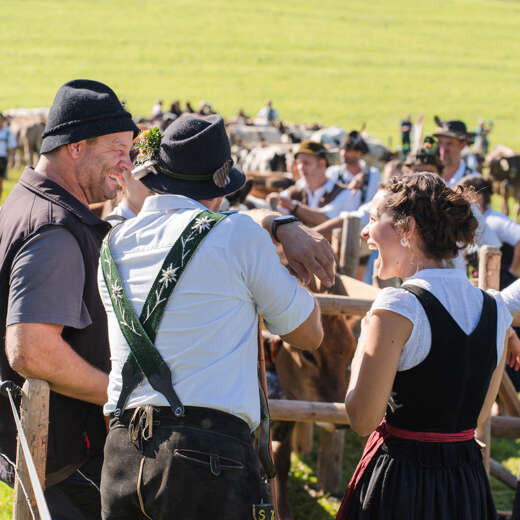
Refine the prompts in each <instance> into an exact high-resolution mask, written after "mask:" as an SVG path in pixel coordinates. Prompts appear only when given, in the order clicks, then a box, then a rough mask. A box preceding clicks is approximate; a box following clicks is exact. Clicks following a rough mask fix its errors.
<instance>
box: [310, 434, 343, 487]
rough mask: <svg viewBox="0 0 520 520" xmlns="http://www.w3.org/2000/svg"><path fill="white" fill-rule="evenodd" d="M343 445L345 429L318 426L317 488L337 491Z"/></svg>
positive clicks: (339, 480) (339, 482)
mask: <svg viewBox="0 0 520 520" xmlns="http://www.w3.org/2000/svg"><path fill="white" fill-rule="evenodd" d="M344 445H345V430H333V431H328V430H326V429H325V428H320V443H319V451H318V466H317V468H316V476H317V478H318V488H319V489H322V490H324V491H331V492H335V491H339V487H340V484H341V472H342V470H343V447H344Z"/></svg>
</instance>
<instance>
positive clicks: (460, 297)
mask: <svg viewBox="0 0 520 520" xmlns="http://www.w3.org/2000/svg"><path fill="white" fill-rule="evenodd" d="M403 285H414V286H417V287H421V288H423V289H426V290H427V291H429V292H430V293H432V294H433V295H434V296H435V297H436V298H437V299H438V300H439V301H440V302H441V303H442V305H443V306H444V308H445V309H446V310H447V311H448V312H449V313H450V315H451V316H452V317H453V319H454V320H455V321H456V322H457V324H458V325H459V327H460V328H461V329H462V330H463V331H464V333H465V334H471V332H473V330H474V329H475V327H476V326H477V324H478V322H479V321H480V315H481V312H482V304H483V296H482V293H481V291H480V289H478V288H477V287H474V286H473V285H472V284H471V283H470V281H469V280H468V279H467V278H466V275H465V273H464V271H462V270H460V269H423V270H421V271H419V272H418V273H417V274H415V275H414V276H412V277H410V278H407V279H406V280H405V281H404V282H403ZM489 292H490V293H491V294H492V296H494V298H495V301H496V304H497V363H498V361H499V360H500V358H501V357H502V353H503V351H504V342H505V338H506V331H507V329H508V328H509V326H510V325H511V321H512V318H511V314H510V313H509V311H508V310H507V307H506V305H505V304H504V302H503V300H502V298H501V296H500V293H498V292H496V291H489ZM376 309H386V310H389V311H393V312H395V313H397V314H400V315H401V316H404V317H405V318H407V319H409V320H410V321H411V322H412V325H413V329H412V332H411V334H410V337H409V338H408V341H407V342H406V343H405V345H404V347H403V350H402V352H401V359H400V361H399V367H398V371H399V372H401V371H403V370H409V369H410V368H413V367H415V366H417V365H419V364H420V363H422V362H423V361H424V360H425V359H426V357H427V356H428V353H429V352H430V348H431V342H432V335H431V328H430V323H429V321H428V317H427V316H426V312H425V311H424V308H423V306H422V305H421V303H420V302H419V300H418V299H417V297H416V296H414V295H413V294H411V293H409V292H408V291H406V290H404V289H401V288H394V287H387V288H385V289H383V290H381V291H380V292H379V294H378V295H377V298H376V300H375V301H374V303H373V304H372V307H371V309H370V311H369V312H372V311H374V310H376Z"/></svg>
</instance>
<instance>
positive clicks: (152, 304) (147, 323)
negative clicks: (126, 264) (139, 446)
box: [100, 210, 227, 417]
mask: <svg viewBox="0 0 520 520" xmlns="http://www.w3.org/2000/svg"><path fill="white" fill-rule="evenodd" d="M226 216H227V215H223V214H220V213H214V212H212V211H206V210H205V211H202V212H200V213H199V214H198V215H196V216H195V217H194V218H193V219H192V221H191V222H190V223H189V224H188V226H187V227H186V229H185V230H184V231H183V232H182V234H181V236H180V237H179V239H178V240H177V241H176V242H175V244H174V245H173V247H172V248H171V249H170V251H169V253H168V255H167V256H166V259H165V260H164V262H163V264H162V266H161V269H160V271H159V274H158V275H157V277H156V279H155V281H154V282H153V284H152V288H151V289H150V292H149V293H148V296H147V298H146V301H145V303H144V306H143V310H142V312H141V315H140V316H139V317H138V316H137V314H136V312H135V310H134V308H133V306H132V304H131V302H130V301H129V300H128V297H127V295H126V293H125V291H124V289H123V283H122V280H121V276H120V274H119V271H118V269H117V265H116V263H115V261H114V258H113V256H112V253H111V251H110V235H111V233H109V234H108V235H107V237H105V240H104V241H103V245H102V247H101V257H100V261H101V268H102V270H103V277H104V279H105V284H106V286H107V290H108V293H109V294H110V299H111V301H112V307H113V308H114V313H115V315H116V317H117V321H118V323H119V327H120V328H121V332H122V333H123V336H124V337H125V339H126V341H127V343H128V345H129V347H130V350H131V353H130V355H129V356H128V359H127V360H126V362H125V364H124V366H123V371H122V379H123V387H122V390H121V394H120V396H119V399H118V402H117V405H116V410H115V412H114V415H115V416H116V417H118V416H119V415H121V413H122V412H123V411H124V408H125V405H126V401H127V400H128V397H129V396H130V394H131V393H132V392H133V390H134V389H135V388H136V387H137V385H138V384H139V383H140V382H141V381H142V380H143V374H144V375H145V376H146V378H147V379H148V381H149V383H150V385H151V386H152V388H153V389H154V390H156V391H157V392H160V393H161V394H163V395H164V396H165V397H166V399H167V400H168V403H169V404H170V406H171V407H172V410H173V413H174V414H175V415H176V416H181V415H183V414H184V406H183V405H182V403H181V401H180V399H179V398H178V396H177V394H176V392H175V390H174V388H173V384H172V376H171V372H170V369H169V367H168V365H167V364H166V363H165V362H164V360H163V359H162V357H161V355H160V354H159V352H158V350H157V349H156V348H155V337H156V335H157V331H158V329H159V325H160V323H161V319H162V316H163V313H164V310H165V308H166V304H167V302H168V299H169V298H170V296H171V294H172V292H173V290H174V289H175V286H176V285H177V282H178V280H179V278H180V276H181V275H182V273H183V272H184V269H185V268H186V266H187V265H188V263H189V261H190V259H191V258H192V256H193V253H195V251H196V250H197V248H198V246H199V245H200V244H201V242H202V241H203V240H204V238H205V237H206V236H207V235H208V233H209V232H210V231H211V229H212V228H213V227H214V226H215V225H216V224H218V223H219V222H220V221H221V220H223V219H224V218H226Z"/></svg>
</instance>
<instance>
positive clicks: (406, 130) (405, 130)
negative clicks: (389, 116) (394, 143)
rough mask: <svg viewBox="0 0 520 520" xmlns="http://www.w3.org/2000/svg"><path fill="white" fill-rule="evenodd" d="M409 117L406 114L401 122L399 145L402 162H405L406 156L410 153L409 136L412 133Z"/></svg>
mask: <svg viewBox="0 0 520 520" xmlns="http://www.w3.org/2000/svg"><path fill="white" fill-rule="evenodd" d="M410 119H411V116H410V114H408V115H407V116H406V117H405V118H404V119H403V120H402V121H401V127H400V129H401V143H402V151H403V160H406V158H407V157H408V154H409V153H410V146H411V144H410V134H411V132H412V123H411V121H410Z"/></svg>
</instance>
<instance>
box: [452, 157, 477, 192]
mask: <svg viewBox="0 0 520 520" xmlns="http://www.w3.org/2000/svg"><path fill="white" fill-rule="evenodd" d="M466 175H480V173H479V172H477V171H475V170H472V169H471V168H469V167H468V166H467V164H466V163H465V162H464V161H463V160H462V159H461V160H460V162H459V167H458V168H457V169H456V170H455V173H454V174H453V176H452V177H451V179H449V180H448V181H446V184H447V185H448V187H449V188H452V189H453V188H455V186H456V185H457V183H458V182H459V181H460V180H461V179H462V178H463V177H465V176H466Z"/></svg>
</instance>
